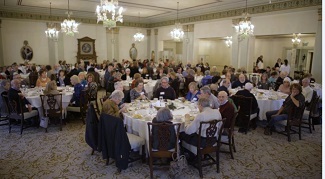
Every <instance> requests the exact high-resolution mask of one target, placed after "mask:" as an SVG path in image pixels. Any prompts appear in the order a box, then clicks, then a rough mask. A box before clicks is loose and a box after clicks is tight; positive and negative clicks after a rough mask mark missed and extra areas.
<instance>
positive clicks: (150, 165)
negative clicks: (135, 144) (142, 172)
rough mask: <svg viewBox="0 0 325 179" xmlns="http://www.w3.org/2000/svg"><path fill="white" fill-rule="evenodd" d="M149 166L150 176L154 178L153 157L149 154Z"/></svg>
mask: <svg viewBox="0 0 325 179" xmlns="http://www.w3.org/2000/svg"><path fill="white" fill-rule="evenodd" d="M149 168H150V178H153V166H152V157H151V156H149Z"/></svg>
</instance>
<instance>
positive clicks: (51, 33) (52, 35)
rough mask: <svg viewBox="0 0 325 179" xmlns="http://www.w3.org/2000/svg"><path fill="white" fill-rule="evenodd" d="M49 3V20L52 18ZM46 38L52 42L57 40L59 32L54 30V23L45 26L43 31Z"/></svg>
mask: <svg viewBox="0 0 325 179" xmlns="http://www.w3.org/2000/svg"><path fill="white" fill-rule="evenodd" d="M51 4H52V3H51V2H50V19H51V17H52V7H51ZM45 34H46V37H47V38H49V39H52V40H54V41H56V40H58V38H59V31H58V30H57V28H56V25H55V23H52V22H50V23H48V24H47V29H46V30H45Z"/></svg>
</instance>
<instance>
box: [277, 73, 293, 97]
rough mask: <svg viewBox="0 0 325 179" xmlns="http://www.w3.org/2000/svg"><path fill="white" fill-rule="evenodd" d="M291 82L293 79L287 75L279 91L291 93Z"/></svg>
mask: <svg viewBox="0 0 325 179" xmlns="http://www.w3.org/2000/svg"><path fill="white" fill-rule="evenodd" d="M290 83H291V80H290V78H289V77H285V78H284V79H283V84H282V85H280V87H279V89H278V91H280V92H282V93H285V94H290Z"/></svg>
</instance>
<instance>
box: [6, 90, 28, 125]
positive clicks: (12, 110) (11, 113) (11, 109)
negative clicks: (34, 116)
mask: <svg viewBox="0 0 325 179" xmlns="http://www.w3.org/2000/svg"><path fill="white" fill-rule="evenodd" d="M2 99H3V100H4V101H5V104H6V107H7V110H8V117H9V118H13V119H24V115H22V114H23V112H22V109H23V106H22V101H21V100H20V98H19V104H17V102H16V101H14V100H10V99H9V97H8V95H5V94H2ZM18 105H20V111H18Z"/></svg>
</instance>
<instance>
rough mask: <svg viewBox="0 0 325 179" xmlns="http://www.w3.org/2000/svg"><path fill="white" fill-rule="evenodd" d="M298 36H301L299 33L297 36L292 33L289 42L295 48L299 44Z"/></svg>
mask: <svg viewBox="0 0 325 179" xmlns="http://www.w3.org/2000/svg"><path fill="white" fill-rule="evenodd" d="M300 35H301V33H299V34H295V33H293V34H292V36H293V37H292V39H291V41H292V44H293V45H294V46H297V45H299V44H300V42H301V39H300Z"/></svg>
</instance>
